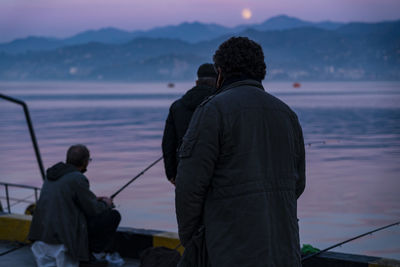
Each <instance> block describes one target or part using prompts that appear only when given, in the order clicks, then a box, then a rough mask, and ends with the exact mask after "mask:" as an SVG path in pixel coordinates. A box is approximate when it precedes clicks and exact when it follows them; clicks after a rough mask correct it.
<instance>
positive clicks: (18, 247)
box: [0, 242, 29, 257]
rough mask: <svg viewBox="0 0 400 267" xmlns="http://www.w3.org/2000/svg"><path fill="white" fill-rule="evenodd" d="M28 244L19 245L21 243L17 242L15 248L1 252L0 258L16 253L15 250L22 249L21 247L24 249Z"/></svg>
mask: <svg viewBox="0 0 400 267" xmlns="http://www.w3.org/2000/svg"><path fill="white" fill-rule="evenodd" d="M28 244H29V243H21V242H17V246H15V247H13V248H10V249H8V250H6V251H4V252H1V253H0V257H1V256H4V255H7V254H8V253H11V252H13V251H16V250H18V249H20V248H23V247H25V246H26V245H28Z"/></svg>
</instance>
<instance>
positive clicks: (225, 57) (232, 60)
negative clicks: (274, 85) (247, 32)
mask: <svg viewBox="0 0 400 267" xmlns="http://www.w3.org/2000/svg"><path fill="white" fill-rule="evenodd" d="M213 60H214V63H215V66H216V67H217V68H218V67H220V68H221V70H222V75H223V76H224V77H225V78H227V77H232V76H250V77H251V78H253V79H256V80H263V79H264V78H265V74H266V68H267V67H266V65H265V62H264V53H263V51H262V48H261V46H260V45H259V44H258V43H256V42H254V41H253V40H250V39H249V38H247V37H231V38H230V39H228V40H227V41H225V42H223V43H222V44H221V45H220V46H219V47H218V50H217V51H216V52H215V54H214V57H213Z"/></svg>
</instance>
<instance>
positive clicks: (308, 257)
mask: <svg viewBox="0 0 400 267" xmlns="http://www.w3.org/2000/svg"><path fill="white" fill-rule="evenodd" d="M398 224H400V221H398V222H395V223H392V224H388V225H386V226H383V227H379V228H377V229H375V230H372V231H369V232H367V233H364V234H361V235H358V236H355V237H352V238H350V239H347V240H345V241H343V242H340V243H338V244H335V245H333V246H330V247H328V248H326V249H323V250H320V251H318V252H315V253H312V254H309V255H306V256H304V257H302V258H301V261H305V260H308V259H310V258H313V257H315V256H317V255H319V254H321V253H324V252H326V251H328V250H331V249H333V248H336V247H339V246H341V245H343V244H346V243H348V242H350V241H353V240H355V239H358V238H361V237H363V236H366V235H370V234H373V233H375V232H378V231H380V230H383V229H386V228H389V227H392V226H395V225H398Z"/></svg>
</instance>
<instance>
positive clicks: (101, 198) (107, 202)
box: [97, 197, 114, 208]
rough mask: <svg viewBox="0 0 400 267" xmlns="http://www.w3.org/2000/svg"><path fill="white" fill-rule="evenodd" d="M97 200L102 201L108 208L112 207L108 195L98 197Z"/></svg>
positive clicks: (111, 201) (112, 204)
mask: <svg viewBox="0 0 400 267" xmlns="http://www.w3.org/2000/svg"><path fill="white" fill-rule="evenodd" d="M97 200H99V201H103V202H104V203H106V204H107V206H108V207H110V208H112V207H114V203H113V200H112V199H111V198H109V197H98V198H97Z"/></svg>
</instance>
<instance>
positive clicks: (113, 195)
mask: <svg viewBox="0 0 400 267" xmlns="http://www.w3.org/2000/svg"><path fill="white" fill-rule="evenodd" d="M162 158H163V156H161V157H159V158H158V159H157V160H156V161H154V162H153V163H151V164H150V165H149V166H147V168H146V169H144V170H143V171H141V172H140V173H138V174H137V175H136V176H135V177H133V178H132V179H131V180H130V181H129V182H127V183H126V184H125V185H124V186H123V187H121V188H120V189H119V190H118V191H117V192H115V193H114V194H112V195H111V197H110V198H111V199H114V198H115V197H116V196H117V195H118V194H119V193H120V192H121V191H122V190H124V189H125V188H126V187H127V186H128V185H130V184H131V183H132V182H133V181H135V180H136V179H137V178H139V177H140V176H142V175H143V174H144V173H145V172H146V171H147V170H148V169H150V168H151V167H153V166H154V165H156V164H157V163H158V162H159V161H160V160H162Z"/></svg>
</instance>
